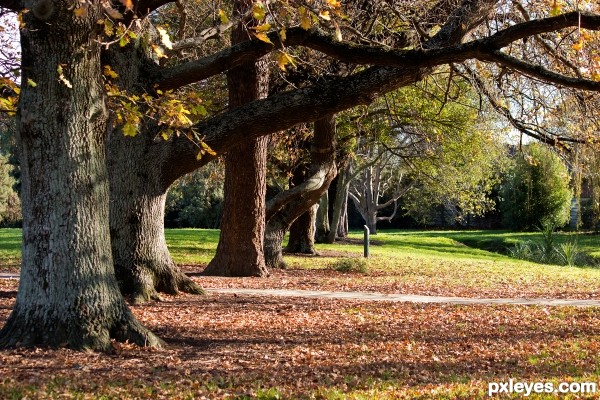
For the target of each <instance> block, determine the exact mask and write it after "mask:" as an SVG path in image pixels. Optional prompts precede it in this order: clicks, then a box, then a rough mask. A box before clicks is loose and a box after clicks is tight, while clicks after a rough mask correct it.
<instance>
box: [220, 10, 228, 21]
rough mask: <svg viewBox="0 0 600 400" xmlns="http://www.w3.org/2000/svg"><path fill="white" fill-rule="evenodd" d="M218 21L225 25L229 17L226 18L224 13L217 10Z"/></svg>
mask: <svg viewBox="0 0 600 400" xmlns="http://www.w3.org/2000/svg"><path fill="white" fill-rule="evenodd" d="M219 19H220V20H221V23H222V24H226V23H228V22H229V17H228V16H227V14H225V11H223V10H221V9H219Z"/></svg>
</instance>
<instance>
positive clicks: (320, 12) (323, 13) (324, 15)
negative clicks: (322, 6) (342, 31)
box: [319, 10, 331, 21]
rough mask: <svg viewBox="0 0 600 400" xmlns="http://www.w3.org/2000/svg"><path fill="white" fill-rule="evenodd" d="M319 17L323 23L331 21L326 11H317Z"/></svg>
mask: <svg viewBox="0 0 600 400" xmlns="http://www.w3.org/2000/svg"><path fill="white" fill-rule="evenodd" d="M319 17H321V18H323V19H324V20H325V21H331V16H330V15H329V11H327V10H321V11H319Z"/></svg>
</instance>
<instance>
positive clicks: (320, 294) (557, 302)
mask: <svg viewBox="0 0 600 400" xmlns="http://www.w3.org/2000/svg"><path fill="white" fill-rule="evenodd" d="M206 291H207V292H209V293H231V294H238V295H240V294H241V295H250V296H284V297H307V298H310V297H312V298H328V299H348V300H372V301H397V302H408V303H446V304H515V305H545V306H577V307H600V301H599V300H567V299H507V298H504V299H502V298H500V299H480V298H469V297H444V296H419V295H412V294H384V293H367V292H328V291H320V290H287V289H239V288H229V289H206Z"/></svg>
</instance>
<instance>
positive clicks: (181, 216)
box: [165, 163, 223, 228]
mask: <svg viewBox="0 0 600 400" xmlns="http://www.w3.org/2000/svg"><path fill="white" fill-rule="evenodd" d="M222 202H223V171H222V169H221V166H220V165H218V164H215V163H213V164H211V165H210V166H207V167H205V168H202V169H200V170H198V171H196V172H194V173H192V174H190V175H189V176H187V177H184V178H181V179H180V180H179V181H177V182H176V183H175V184H173V186H171V189H170V190H169V193H168V195H167V203H166V208H165V223H166V224H167V226H171V227H191V228H218V227H219V223H220V220H221V210H222V206H223V205H222Z"/></svg>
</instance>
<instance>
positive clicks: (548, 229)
mask: <svg viewBox="0 0 600 400" xmlns="http://www.w3.org/2000/svg"><path fill="white" fill-rule="evenodd" d="M554 229H555V225H553V224H544V226H543V227H542V229H541V234H542V240H541V241H535V240H527V241H524V242H518V243H516V244H515V245H514V246H513V247H511V248H509V249H508V253H509V255H510V256H511V257H513V258H518V259H520V260H526V261H532V262H536V263H540V264H558V265H568V266H569V267H572V266H589V265H595V262H594V260H593V258H592V257H590V256H588V255H587V254H585V253H584V252H583V251H581V249H580V248H579V245H578V244H577V241H569V242H565V243H560V244H558V243H556V235H555V231H554Z"/></svg>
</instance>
